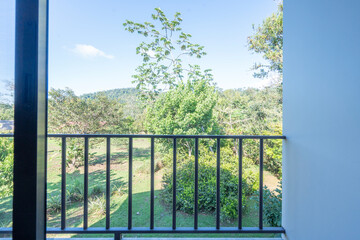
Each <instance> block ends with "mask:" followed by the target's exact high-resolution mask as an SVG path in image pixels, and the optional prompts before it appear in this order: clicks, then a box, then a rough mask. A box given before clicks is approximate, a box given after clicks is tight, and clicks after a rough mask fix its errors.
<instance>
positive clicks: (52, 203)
mask: <svg viewBox="0 0 360 240" xmlns="http://www.w3.org/2000/svg"><path fill="white" fill-rule="evenodd" d="M47 210H48V212H49V213H51V214H52V213H57V212H60V210H61V198H60V196H59V195H50V196H49V197H48V199H47Z"/></svg>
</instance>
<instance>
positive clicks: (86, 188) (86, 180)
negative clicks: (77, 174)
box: [84, 137, 89, 229]
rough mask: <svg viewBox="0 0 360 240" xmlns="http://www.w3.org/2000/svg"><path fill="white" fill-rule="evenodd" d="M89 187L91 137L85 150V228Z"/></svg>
mask: <svg viewBox="0 0 360 240" xmlns="http://www.w3.org/2000/svg"><path fill="white" fill-rule="evenodd" d="M88 189H89V138H88V137H85V152H84V229H87V228H88Z"/></svg>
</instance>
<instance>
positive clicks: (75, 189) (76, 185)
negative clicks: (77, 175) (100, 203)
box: [66, 179, 84, 202]
mask: <svg viewBox="0 0 360 240" xmlns="http://www.w3.org/2000/svg"><path fill="white" fill-rule="evenodd" d="M66 195H67V201H68V202H79V201H82V200H83V199H84V184H83V183H82V182H81V181H79V180H78V179H75V180H74V182H73V183H72V184H71V185H70V187H68V189H67V191H66Z"/></svg>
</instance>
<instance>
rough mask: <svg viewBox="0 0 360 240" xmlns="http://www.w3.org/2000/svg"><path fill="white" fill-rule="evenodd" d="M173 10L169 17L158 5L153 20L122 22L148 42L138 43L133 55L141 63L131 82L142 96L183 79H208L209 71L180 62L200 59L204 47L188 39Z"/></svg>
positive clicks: (152, 98) (158, 91) (166, 87)
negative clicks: (137, 55)
mask: <svg viewBox="0 0 360 240" xmlns="http://www.w3.org/2000/svg"><path fill="white" fill-rule="evenodd" d="M180 15H181V14H180V13H179V12H177V13H175V15H174V18H173V19H172V20H170V19H169V18H167V17H166V15H165V14H164V12H163V11H162V10H161V9H160V8H155V13H154V14H152V19H153V20H154V23H151V22H144V23H135V22H133V21H130V20H126V22H125V23H124V24H123V25H124V27H125V30H127V31H129V32H130V33H134V32H136V33H138V34H140V35H142V36H144V37H145V38H147V39H149V40H150V41H149V42H141V43H140V45H139V46H138V47H137V48H136V54H140V55H141V56H142V58H143V59H142V60H143V63H142V65H140V66H138V67H137V68H136V72H137V74H136V75H134V76H133V78H134V81H133V83H136V84H137V86H136V87H137V88H138V89H140V90H141V92H140V94H141V97H142V99H147V100H154V99H155V97H156V96H158V95H159V94H160V93H162V92H164V91H167V90H170V89H173V88H175V87H176V86H177V85H179V84H181V83H183V82H186V79H190V78H194V77H197V78H201V79H205V80H207V81H210V80H211V79H212V74H211V73H210V70H209V69H207V70H205V71H202V70H201V69H200V66H199V65H192V64H187V66H186V64H185V63H184V60H185V58H186V57H196V58H201V57H202V56H204V55H206V52H205V51H204V47H203V46H200V45H199V44H195V43H192V42H191V37H192V36H191V34H188V33H184V32H183V31H182V28H181V27H180V24H181V22H182V18H181V17H180Z"/></svg>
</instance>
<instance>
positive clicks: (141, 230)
mask: <svg viewBox="0 0 360 240" xmlns="http://www.w3.org/2000/svg"><path fill="white" fill-rule="evenodd" d="M0 137H13V134H0ZM47 137H50V138H61V149H62V150H61V152H62V153H61V227H60V228H47V233H56V234H59V233H84V234H85V233H113V234H114V237H115V239H119V238H121V234H123V233H285V230H284V228H282V227H264V226H263V164H264V159H263V155H264V139H286V137H285V136H259V135H256V136H251V135H150V134H149V135H148V134H48V135H47ZM67 138H84V140H85V142H84V145H85V148H84V151H85V152H84V156H85V157H84V160H85V161H84V214H83V215H84V221H83V227H82V228H67V227H66V141H67ZM89 138H105V139H106V193H105V196H106V221H105V228H93V227H88V175H89V171H88V167H89V162H88V160H89V159H88V156H89ZM112 138H127V139H128V144H129V149H128V151H129V167H128V177H129V179H128V184H129V186H128V188H129V193H128V194H129V196H128V226H127V228H121V227H110V154H111V149H110V144H111V139H112ZM134 138H150V139H151V150H150V151H151V157H150V160H151V166H150V168H151V169H150V170H151V176H150V178H151V179H150V181H151V184H150V185H151V187H150V188H151V190H150V223H149V227H142V228H137V227H133V226H132V187H133V186H132V176H133V174H132V163H133V139H134ZM160 138H161V139H164V138H166V139H172V140H173V180H172V184H173V187H172V190H173V192H172V227H170V228H156V227H154V180H155V178H154V172H155V170H154V164H155V163H154V152H155V150H154V149H155V147H154V145H155V139H160ZM183 138H187V139H195V149H194V150H195V151H194V152H195V161H194V165H195V169H194V171H195V191H194V225H193V227H190V228H177V226H176V187H177V186H176V158H177V155H176V154H177V139H183ZM204 138H206V139H216V149H217V150H216V225H215V227H210V228H209V227H206V228H204V227H198V194H199V189H198V169H199V166H198V165H199V161H198V156H199V151H198V148H199V139H204ZM221 139H236V140H238V141H239V149H238V150H239V151H238V153H239V155H238V159H239V173H238V174H239V182H238V185H239V187H238V189H239V190H238V198H239V205H238V210H239V212H238V226H237V227H230V228H229V227H221V226H220V170H221V169H220V160H221V149H220V143H221ZM243 139H258V140H259V163H260V164H259V178H260V183H259V226H258V227H257V228H249V227H243V226H242V212H241V211H242V202H241V201H242V158H243V156H242V155H243ZM10 232H11V228H0V233H10Z"/></svg>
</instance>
